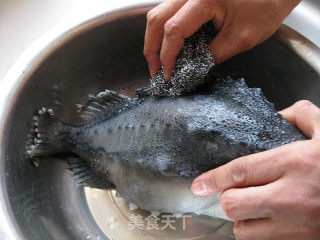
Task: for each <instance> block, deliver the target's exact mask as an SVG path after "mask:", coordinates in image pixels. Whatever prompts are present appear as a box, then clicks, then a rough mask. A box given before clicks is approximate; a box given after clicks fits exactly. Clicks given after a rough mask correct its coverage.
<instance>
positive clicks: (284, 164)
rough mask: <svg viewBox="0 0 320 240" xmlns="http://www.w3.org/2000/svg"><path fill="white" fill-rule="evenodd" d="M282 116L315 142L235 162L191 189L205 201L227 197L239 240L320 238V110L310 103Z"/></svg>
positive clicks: (204, 176)
mask: <svg viewBox="0 0 320 240" xmlns="http://www.w3.org/2000/svg"><path fill="white" fill-rule="evenodd" d="M280 113H281V114H282V116H283V117H284V118H286V119H287V120H288V121H290V122H291V123H293V124H296V125H297V126H298V128H299V129H300V130H301V131H302V132H303V133H304V134H305V135H306V136H308V137H310V140H305V141H298V142H294V143H290V144H286V145H283V146H281V147H278V148H275V149H272V150H268V151H265V152H261V153H256V154H252V155H249V156H245V157H241V158H238V159H235V160H233V161H231V162H229V163H228V164H226V165H224V166H221V167H219V168H216V169H214V170H211V171H209V172H206V173H204V174H202V175H200V176H199V177H197V178H196V179H195V180H194V181H193V184H192V187H191V190H192V191H193V193H195V194H196V195H200V196H205V195H210V194H213V193H217V192H222V194H221V199H220V200H221V206H222V209H223V211H224V213H225V214H226V216H227V217H228V218H230V219H232V220H234V221H235V225H234V234H235V237H236V238H237V239H238V240H251V239H254V240H256V239H259V240H266V239H277V240H278V239H281V240H286V239H288V240H289V239H290V240H294V239H303V240H316V239H320V109H319V108H318V107H316V106H315V105H313V104H312V103H310V102H309V101H305V100H304V101H299V102H297V103H295V104H294V105H293V106H291V107H289V108H287V109H285V110H283V111H281V112H280Z"/></svg>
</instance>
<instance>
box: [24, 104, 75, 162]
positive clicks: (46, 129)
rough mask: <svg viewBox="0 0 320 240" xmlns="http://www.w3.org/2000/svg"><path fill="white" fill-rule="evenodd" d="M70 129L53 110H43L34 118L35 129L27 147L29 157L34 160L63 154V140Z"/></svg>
mask: <svg viewBox="0 0 320 240" xmlns="http://www.w3.org/2000/svg"><path fill="white" fill-rule="evenodd" d="M69 129H70V127H68V126H67V125H66V124H65V123H63V122H61V121H59V120H58V119H57V118H56V117H55V116H54V112H53V110H52V109H48V108H42V109H41V110H39V111H38V113H37V115H35V116H34V117H33V128H32V130H31V133H30V135H29V137H28V141H27V146H26V155H27V157H28V158H29V159H31V160H32V159H36V158H38V157H44V156H49V155H52V154H56V153H59V152H62V150H63V146H64V141H63V139H64V138H65V137H66V135H67V134H68V132H69ZM34 163H35V162H34Z"/></svg>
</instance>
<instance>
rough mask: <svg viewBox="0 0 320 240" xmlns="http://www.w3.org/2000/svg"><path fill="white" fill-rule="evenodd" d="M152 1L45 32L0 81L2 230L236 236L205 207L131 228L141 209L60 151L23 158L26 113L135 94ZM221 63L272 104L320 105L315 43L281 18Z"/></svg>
mask: <svg viewBox="0 0 320 240" xmlns="http://www.w3.org/2000/svg"><path fill="white" fill-rule="evenodd" d="M152 6H153V4H151V5H146V4H140V5H136V6H130V7H127V8H124V9H117V10H114V11H111V12H108V13H105V14H102V15H99V16H95V17H93V18H90V19H88V20H85V21H84V22H83V21H82V22H78V23H77V24H73V25H72V26H68V27H65V28H64V29H60V30H59V31H57V32H51V33H50V34H47V35H46V37H44V38H43V39H41V40H40V41H39V42H38V43H37V44H36V45H34V46H33V47H31V48H30V49H29V51H28V52H27V53H26V54H25V55H24V56H23V57H22V58H21V59H20V60H19V61H18V62H17V63H16V65H15V66H14V67H13V68H12V69H11V71H10V72H9V73H8V74H7V76H6V78H5V79H4V80H3V81H2V82H1V83H0V84H1V85H0V133H1V134H0V177H1V182H0V183H1V185H0V186H1V187H0V221H1V226H0V236H1V237H0V238H1V239H32V240H36V239H59V240H60V239H115V240H124V239H133V240H135V239H139V240H141V239H218V240H224V239H231V238H232V236H231V231H232V223H231V222H225V221H222V220H212V219H208V218H206V217H194V218H193V219H192V224H190V226H188V227H190V228H189V230H186V231H183V230H181V229H179V230H178V231H152V232H148V231H140V230H129V229H128V221H129V220H128V219H129V216H130V214H133V213H134V214H137V213H138V212H137V211H135V212H131V211H130V210H128V207H127V204H126V203H125V202H124V201H123V200H122V199H118V198H116V197H115V196H114V193H113V192H112V191H109V192H107V191H101V190H94V189H89V188H81V187H77V186H76V185H75V184H74V183H73V181H72V179H71V176H70V173H69V172H68V170H66V165H65V164H64V163H63V162H62V161H59V160H57V159H46V161H45V162H44V163H42V164H41V165H40V167H39V168H34V167H32V166H31V165H30V163H29V162H28V161H26V159H25V156H24V152H25V142H26V139H27V134H28V132H29V129H30V127H31V122H32V121H31V120H32V116H33V114H34V113H35V111H36V110H37V109H39V108H40V107H43V106H46V107H51V108H53V109H54V111H55V112H56V113H57V115H58V116H59V117H60V118H61V119H63V120H64V121H67V122H76V120H77V118H76V117H75V104H76V103H84V102H85V101H86V99H87V96H88V94H89V93H90V94H96V93H97V92H99V91H101V90H104V89H114V90H117V91H120V92H122V93H124V94H128V95H131V94H132V92H133V91H134V89H135V88H137V87H141V86H144V85H146V84H147V83H148V69H147V65H146V62H145V59H144V57H143V55H142V48H143V39H144V31H145V13H146V12H147V11H148V9H150V8H151V7H152ZM217 71H218V72H219V73H220V74H221V75H232V76H233V77H244V78H246V79H247V82H248V84H249V85H250V86H256V87H261V88H262V89H263V92H264V94H265V95H266V97H267V98H268V99H269V100H270V101H272V102H274V103H275V106H276V108H277V109H281V108H284V107H287V106H289V105H290V104H292V103H294V102H295V101H297V100H299V99H309V100H311V101H313V102H314V103H316V104H318V105H320V94H319V89H320V50H319V48H317V47H316V46H315V45H314V44H312V43H311V42H309V41H308V40H307V39H305V38H304V37H302V36H301V35H299V34H298V33H297V32H295V31H293V30H292V29H290V28H288V27H286V26H282V27H281V29H280V30H279V31H278V33H277V34H275V36H274V37H273V38H271V39H270V40H268V41H267V42H265V43H264V44H262V45H260V46H258V47H256V48H254V49H253V50H251V51H249V52H246V53H244V54H241V55H239V56H236V57H234V58H233V59H231V60H229V61H228V62H226V63H224V64H222V65H220V66H218V67H217ZM139 213H141V214H144V213H143V212H139ZM177 221H180V220H177Z"/></svg>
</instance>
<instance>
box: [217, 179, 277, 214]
mask: <svg viewBox="0 0 320 240" xmlns="http://www.w3.org/2000/svg"><path fill="white" fill-rule="evenodd" d="M274 189H277V182H274V183H270V184H267V185H263V186H258V187H248V188H232V189H229V190H226V191H224V192H223V193H222V194H221V197H220V203H221V207H222V209H223V211H224V213H225V215H226V216H227V217H228V218H229V219H231V220H245V219H259V218H268V217H272V216H274V210H273V209H274V208H273V207H272V203H271V202H270V200H272V196H274V194H273V192H274Z"/></svg>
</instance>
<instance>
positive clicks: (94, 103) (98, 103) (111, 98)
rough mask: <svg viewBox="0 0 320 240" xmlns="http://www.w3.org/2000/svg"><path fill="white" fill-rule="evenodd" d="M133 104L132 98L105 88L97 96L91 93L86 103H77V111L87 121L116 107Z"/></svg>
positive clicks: (121, 107)
mask: <svg viewBox="0 0 320 240" xmlns="http://www.w3.org/2000/svg"><path fill="white" fill-rule="evenodd" d="M130 105H131V98H129V97H127V96H125V95H122V94H120V93H117V92H115V91H112V90H105V91H104V92H100V93H98V94H97V95H96V96H93V95H89V100H88V102H87V103H86V104H85V105H80V104H77V108H78V110H77V112H78V113H79V116H80V118H82V119H83V120H84V121H85V122H90V121H91V120H93V119H95V118H97V117H99V116H101V115H104V114H106V113H108V112H112V111H114V110H115V109H124V110H125V109H126V108H128V107H130Z"/></svg>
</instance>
